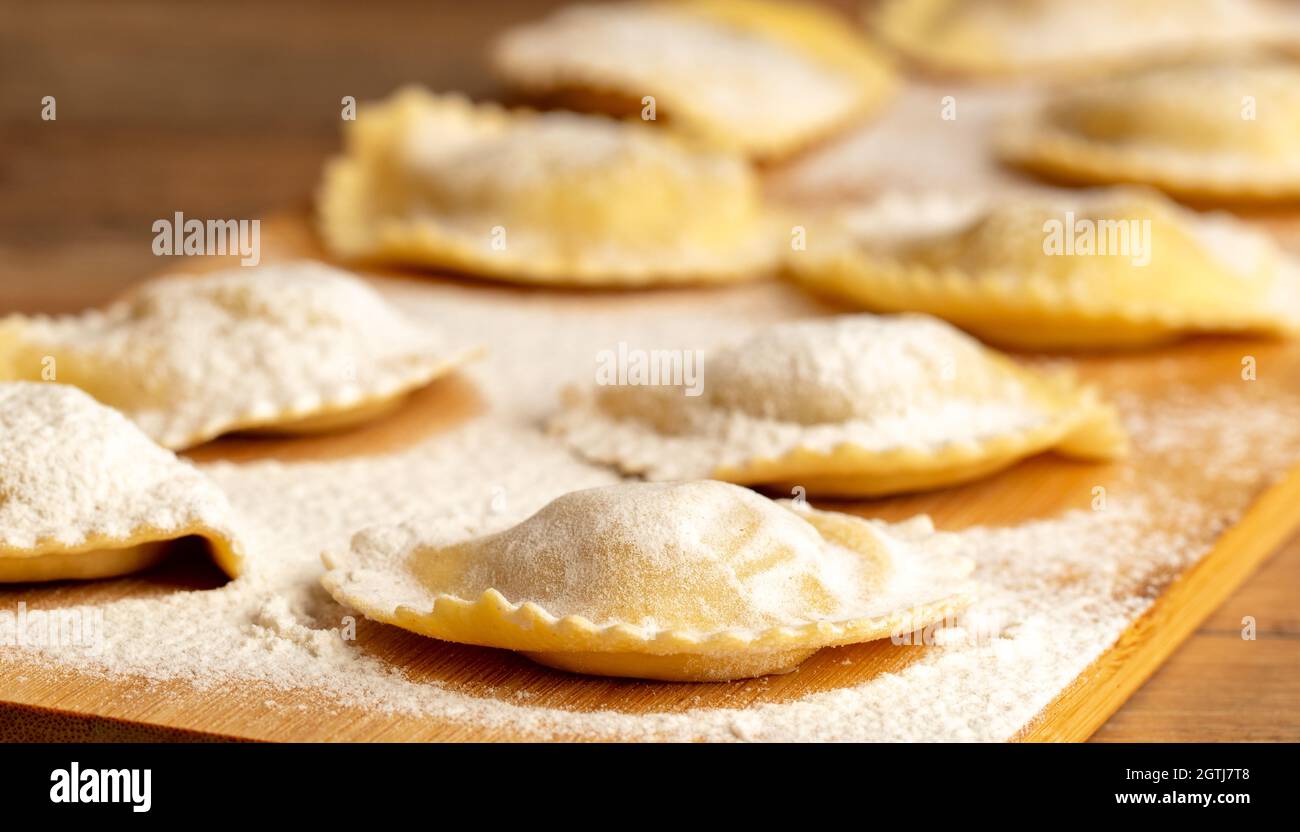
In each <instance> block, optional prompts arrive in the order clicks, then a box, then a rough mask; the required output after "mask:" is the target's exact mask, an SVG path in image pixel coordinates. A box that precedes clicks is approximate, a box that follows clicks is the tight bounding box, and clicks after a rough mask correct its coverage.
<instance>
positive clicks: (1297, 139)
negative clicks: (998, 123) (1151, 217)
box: [1000, 61, 1300, 203]
mask: <svg viewBox="0 0 1300 832" xmlns="http://www.w3.org/2000/svg"><path fill="white" fill-rule="evenodd" d="M1002 132H1003V135H1002V137H1001V141H1000V144H1001V152H1002V153H1003V155H1004V156H1005V157H1006V158H1007V159H1008V160H1009V161H1011V162H1013V163H1015V164H1018V165H1020V166H1022V167H1025V168H1029V169H1031V170H1034V171H1038V172H1041V173H1044V174H1047V175H1049V176H1054V177H1059V178H1066V179H1070V180H1074V181H1084V182H1093V183H1140V184H1146V185H1152V186H1154V187H1157V188H1159V189H1161V190H1162V191H1165V192H1166V193H1170V194H1173V195H1175V196H1178V197H1181V198H1186V199H1190V200H1197V201H1202V202H1204V201H1216V202H1228V203H1234V202H1261V201H1264V202H1269V201H1277V200H1295V199H1297V198H1300V64H1296V63H1291V62H1285V61H1264V62H1250V63H1227V64H1210V65H1197V66H1184V67H1177V68H1173V69H1162V70H1156V71H1149V72H1146V73H1143V74H1141V75H1137V76H1133V77H1128V78H1123V79H1118V80H1115V81H1112V82H1109V83H1104V84H1097V85H1094V86H1091V87H1087V88H1084V89H1081V90H1077V91H1073V92H1068V93H1064V94H1061V95H1058V96H1054V97H1053V98H1052V99H1051V100H1050V101H1049V102H1048V103H1047V104H1045V105H1044V106H1043V107H1042V108H1041V109H1040V110H1039V111H1038V112H1036V113H1035V114H1033V115H1032V116H1031V117H1029V118H1027V119H1026V118H1018V119H1015V120H1014V121H1012V122H1010V123H1009V124H1007V125H1006V126H1005V128H1004V129H1003V131H1002Z"/></svg>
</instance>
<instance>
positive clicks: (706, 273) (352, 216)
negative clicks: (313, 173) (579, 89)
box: [319, 89, 786, 287]
mask: <svg viewBox="0 0 1300 832" xmlns="http://www.w3.org/2000/svg"><path fill="white" fill-rule="evenodd" d="M347 129H348V133H347V136H346V140H347V142H346V145H347V146H346V152H345V154H344V156H342V157H341V158H338V159H335V160H334V161H333V162H331V163H330V164H329V166H328V168H327V169H326V172H325V180H324V183H323V185H322V187H321V191H320V195H319V202H320V214H321V228H322V232H323V235H324V238H325V241H326V243H327V244H328V245H329V247H330V248H331V249H332V250H333V251H334V252H335V253H336V254H338V255H340V256H343V257H347V258H361V259H375V260H384V261H391V262H396V263H404V264H408V265H416V266H425V267H432V268H440V269H446V270H451V271H455V272H460V273H463V274H467V275H474V276H478V277H488V278H494V279H498V280H505V281H512V282H519V283H542V284H552V285H575V286H576V285H582V286H610V287H622V286H643V285H650V284H660V283H698V282H730V281H739V280H751V279H753V278H756V277H759V276H762V275H764V274H766V273H770V271H771V270H772V269H773V267H774V266H775V263H776V260H777V257H778V255H779V247H780V246H781V245H783V244H784V234H785V233H786V232H785V231H784V230H783V228H782V227H781V226H779V225H778V224H776V223H775V221H774V220H773V219H772V217H771V216H770V215H769V214H768V213H767V212H766V210H765V209H764V206H763V204H762V201H761V199H760V193H759V183H758V179H757V177H756V175H755V174H754V172H753V171H752V170H750V168H749V167H748V165H747V164H745V162H744V161H743V160H741V159H739V158H736V157H733V156H730V155H728V154H724V153H720V152H716V151H709V150H702V149H699V148H695V147H692V146H689V145H687V144H685V143H683V142H681V141H679V140H677V139H675V138H674V137H672V136H670V135H667V134H665V133H662V132H658V131H655V130H654V129H652V128H650V127H646V126H642V125H639V124H630V123H626V122H620V121H615V120H612V119H607V118H602V117H597V116H582V115H575V114H572V113H544V114H538V113H531V112H525V111H507V110H503V109H501V108H499V107H497V106H495V105H491V104H481V105H475V104H472V103H470V102H469V101H467V100H465V99H464V98H461V97H459V96H454V95H443V96H437V95H432V94H430V93H428V92H425V91H423V90H419V89H407V90H404V91H402V92H399V93H397V94H396V95H394V96H393V97H392V98H391V99H390V100H388V101H386V102H384V103H381V104H377V105H372V106H363V107H362V108H361V110H360V113H359V115H358V118H357V120H356V121H355V122H352V123H350V124H349V126H348V128H347Z"/></svg>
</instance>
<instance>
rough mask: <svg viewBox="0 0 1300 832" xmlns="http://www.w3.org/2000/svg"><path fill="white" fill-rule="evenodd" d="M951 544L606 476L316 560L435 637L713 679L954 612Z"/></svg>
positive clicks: (959, 575)
mask: <svg viewBox="0 0 1300 832" xmlns="http://www.w3.org/2000/svg"><path fill="white" fill-rule="evenodd" d="M462 536H463V532H462ZM955 545H956V544H955V542H954V540H953V539H952V538H951V537H950V536H948V535H943V534H939V533H936V532H935V531H934V529H933V527H932V526H931V525H930V523H929V520H928V518H917V519H915V520H913V521H909V522H908V523H904V524H896V525H887V524H884V523H879V522H873V521H868V520H863V519H860V518H857V517H853V516H850V515H846V514H838V513H832V512H822V511H817V510H814V509H812V508H810V507H807V506H803V507H800V506H795V505H793V504H788V503H787V504H779V503H774V502H772V501H770V500H768V499H767V498H765V497H761V496H759V495H757V494H755V493H753V492H751V491H748V490H746V489H744V488H740V487H738V486H734V485H729V484H726V483H721V482H712V481H698V482H685V483H663V484H647V483H622V484H618V485H612V486H605V487H601V488H593V489H588V490H585V491H576V492H571V493H569V494H566V495H564V496H562V497H560V498H558V499H556V500H554V501H552V502H551V503H550V504H548V505H547V506H545V507H544V508H542V509H541V510H540V511H538V512H537V513H536V514H534V515H533V516H532V517H530V518H528V519H526V520H524V521H523V522H521V523H519V524H518V525H515V526H513V527H511V528H507V529H505V530H504V531H500V532H497V533H494V534H488V535H483V536H479V537H472V538H470V539H459V540H457V539H452V538H448V537H447V536H446V533H445V532H443V531H437V530H433V529H432V527H422V526H421V525H419V524H414V525H413V524H407V525H403V526H399V527H388V528H381V529H375V530H369V531H366V532H362V533H360V534H358V535H357V536H356V537H355V538H354V539H353V541H352V547H351V550H350V551H349V552H347V553H343V554H335V553H327V554H326V555H325V557H324V560H325V564H326V567H327V569H328V570H329V571H328V572H327V573H326V574H325V577H324V578H323V583H324V585H325V588H326V589H327V590H328V591H329V592H330V594H331V595H333V596H334V597H335V599H337V600H338V601H340V602H341V603H344V604H347V605H349V606H351V607H354V608H355V609H358V610H360V611H361V612H363V613H364V614H365V615H366V616H367V617H370V618H373V619H375V620H377V621H382V622H385V623H389V624H395V625H397V626H399V627H403V628H405V629H408V630H411V631H413V632H417V633H420V634H422V635H426V636H430V637H432V638H437V639H442V640H444V641H455V642H462V643H465V644H477V645H483V646H487V647H499V648H504V649H507V650H517V651H519V652H522V653H524V654H525V655H527V656H529V657H530V658H532V659H534V660H535V661H538V662H540V663H542V664H545V665H548V666H551V667H557V668H560V669H564V670H570V671H574V672H578V673H587V674H594V675H605V676H631V677H638V678H647V679H662V680H673V681H724V680H729V679H739V678H745V677H750V676H758V675H764V674H768V673H785V672H789V671H791V670H793V669H794V668H795V667H797V666H798V665H799V663H800V662H802V661H803V660H804V659H806V658H807V657H808V656H810V655H812V654H813V653H814V652H816V651H817V650H819V649H820V648H822V647H828V646H832V645H843V644H853V643H857V642H863V641H871V640H875V639H879V638H885V637H888V636H890V635H893V634H902V633H908V632H912V631H913V630H916V629H919V628H922V627H925V626H928V625H930V624H933V623H935V622H937V621H940V620H943V619H944V618H946V617H948V616H952V615H954V614H955V613H957V612H958V611H960V610H961V609H962V608H963V607H965V606H966V605H967V604H969V602H970V600H971V592H972V586H971V584H970V583H969V581H968V575H969V573H970V571H971V568H972V563H971V561H970V560H968V559H967V558H965V557H962V556H961V554H960V553H958V552H956V551H954V547H955Z"/></svg>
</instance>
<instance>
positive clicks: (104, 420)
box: [0, 382, 243, 583]
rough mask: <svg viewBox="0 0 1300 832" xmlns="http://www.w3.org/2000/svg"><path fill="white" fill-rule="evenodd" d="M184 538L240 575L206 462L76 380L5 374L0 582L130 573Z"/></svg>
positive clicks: (0, 419)
mask: <svg viewBox="0 0 1300 832" xmlns="http://www.w3.org/2000/svg"><path fill="white" fill-rule="evenodd" d="M186 537H200V538H203V539H204V540H205V541H206V542H207V544H208V547H209V549H210V550H211V552H212V557H213V559H214V560H215V561H216V563H217V565H218V566H220V567H221V568H222V569H223V570H224V571H225V572H226V573H227V574H228V575H230V576H231V577H232V578H233V577H237V576H238V575H239V573H240V571H241V570H242V566H243V554H242V546H241V544H240V542H239V539H238V537H237V535H236V534H235V531H234V527H233V523H232V518H231V517H230V506H229V504H228V503H227V501H226V496H225V494H223V493H222V491H221V489H219V488H218V487H217V486H216V485H215V484H214V483H213V482H212V481H211V480H209V479H208V478H207V477H206V476H205V475H204V474H203V473H202V472H200V471H199V470H198V469H197V468H195V467H194V466H193V465H191V464H190V463H188V462H185V461H182V460H180V459H177V458H176V455H175V454H174V453H172V452H171V451H168V450H166V449H164V448H160V447H159V446H157V445H155V444H154V443H153V442H152V441H150V439H149V438H148V437H147V436H145V435H144V434H143V433H141V432H140V429H139V428H137V427H136V426H135V425H133V424H132V423H131V422H130V421H129V420H127V419H126V418H125V417H123V416H122V414H120V413H118V412H117V411H115V410H112V409H111V408H108V407H105V406H103V405H101V404H99V403H97V402H96V401H95V400H94V399H92V398H91V397H90V396H88V395H86V394H85V393H83V392H82V391H80V390H78V389H76V388H75V387H68V386H66V385H62V384H52V383H47V382H6V383H0V582H3V583H13V582H27V581H53V580H60V579H73V578H104V577H111V576H114V575H122V574H126V573H128V572H135V571H137V570H140V569H144V568H146V567H148V566H151V565H153V564H154V563H156V562H158V561H159V560H161V559H162V558H163V557H164V556H165V555H166V554H167V551H168V544H170V543H172V542H174V541H176V540H179V539H181V538H186Z"/></svg>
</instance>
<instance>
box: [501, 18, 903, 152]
mask: <svg viewBox="0 0 1300 832" xmlns="http://www.w3.org/2000/svg"><path fill="white" fill-rule="evenodd" d="M493 58H494V63H495V65H496V68H497V71H498V72H499V73H500V74H501V75H502V76H503V77H504V78H505V79H506V80H507V81H509V82H510V83H511V84H513V85H514V86H516V87H517V88H520V89H522V90H524V91H526V92H528V93H530V94H532V95H535V96H541V97H544V98H547V99H551V100H558V101H560V102H562V103H565V104H568V105H570V106H573V107H576V108H578V109H587V110H590V109H596V110H599V111H602V112H610V113H613V114H616V115H625V114H626V115H630V114H638V115H640V114H642V113H643V112H645V108H646V107H647V106H648V105H650V103H651V102H650V101H649V100H647V96H649V97H651V98H652V99H653V106H654V118H655V120H656V121H658V120H661V119H662V120H663V121H664V122H665V123H666V124H668V125H669V126H670V127H672V128H674V129H678V130H681V131H683V132H685V133H688V134H690V135H692V136H694V137H697V138H700V139H702V140H703V141H705V142H707V143H709V144H712V145H714V146H717V147H722V148H726V149H733V150H737V151H740V152H743V153H745V154H747V155H751V156H756V157H761V158H773V157H780V156H785V155H788V154H790V153H792V152H794V151H796V150H798V149H800V148H802V147H804V146H806V145H808V144H809V143H811V142H813V141H815V140H817V139H819V138H821V137H824V136H826V135H828V134H830V133H832V132H834V131H836V130H838V129H839V128H841V127H843V126H845V125H846V124H847V123H849V122H850V121H852V120H853V119H855V118H858V117H861V116H863V115H865V114H867V113H870V112H871V111H873V110H875V109H876V108H878V107H879V106H880V105H881V103H882V102H883V101H884V99H885V98H886V97H887V96H888V95H889V94H890V92H891V91H892V88H893V82H892V76H891V70H890V69H889V66H888V64H887V63H886V62H885V60H884V59H883V58H882V57H881V56H880V54H878V53H877V52H876V51H875V49H874V48H873V47H871V46H870V45H869V44H868V43H867V42H866V41H865V40H864V39H863V38H862V37H861V36H860V35H859V34H857V33H856V32H855V31H853V27H852V24H850V23H848V22H847V21H845V20H839V19H837V18H836V16H835V15H834V14H832V13H830V12H828V11H823V10H820V9H816V8H813V7H809V6H801V5H799V4H789V3H780V2H771V0H685V1H684V2H643V3H635V2H634V3H618V4H611V5H577V6H569V7H566V8H563V9H561V10H560V11H558V12H556V13H554V14H552V15H551V16H550V17H548V18H546V19H544V20H542V21H540V22H537V23H533V24H529V25H525V26H521V27H518V28H516V29H513V30H511V31H510V32H507V33H506V34H505V36H504V37H502V38H501V39H500V40H499V41H498V43H497V45H496V48H495V50H494V54H493ZM643 117H644V116H643Z"/></svg>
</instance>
